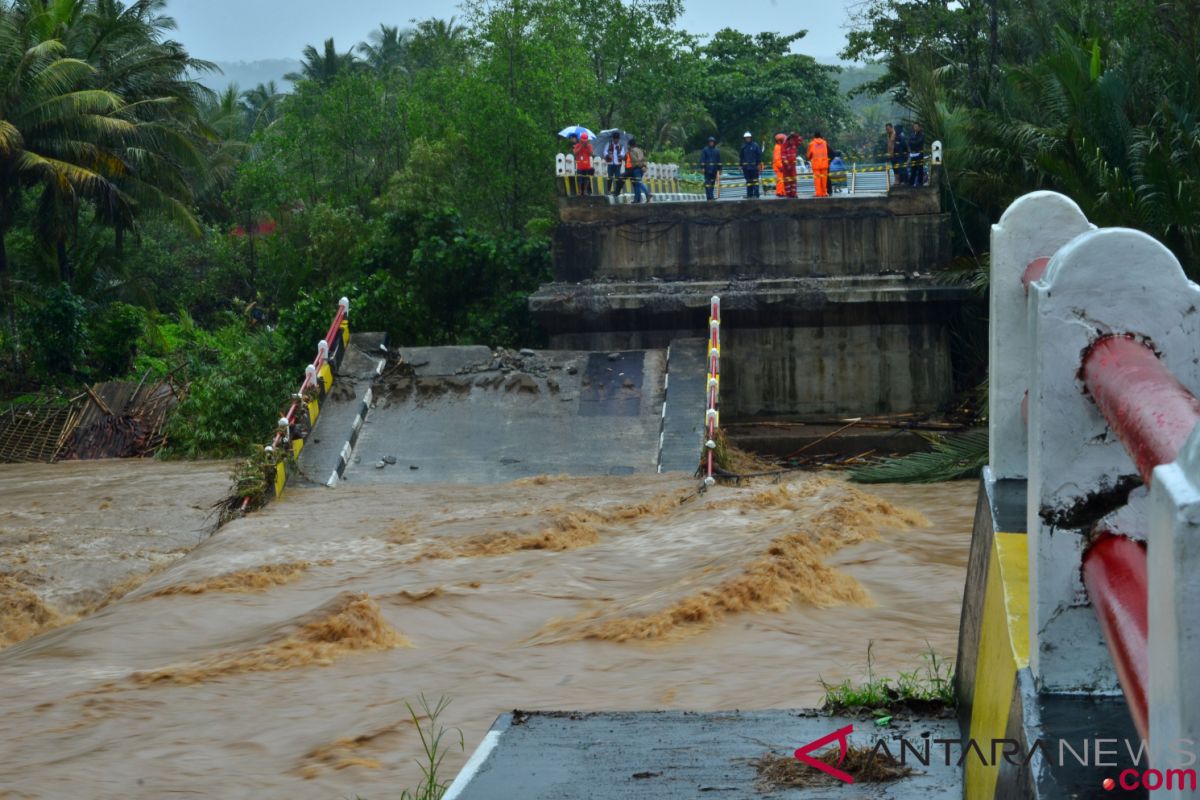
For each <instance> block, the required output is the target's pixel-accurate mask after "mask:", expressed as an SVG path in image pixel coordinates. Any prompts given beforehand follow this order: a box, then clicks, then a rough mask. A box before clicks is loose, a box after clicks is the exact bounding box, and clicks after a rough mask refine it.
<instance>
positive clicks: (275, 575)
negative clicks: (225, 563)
mask: <svg viewBox="0 0 1200 800" xmlns="http://www.w3.org/2000/svg"><path fill="white" fill-rule="evenodd" d="M310 566H312V565H311V564H309V563H308V562H307V561H294V562H291V563H287V564H267V565H265V566H262V567H254V568H253V569H243V570H238V571H237V572H227V573H225V574H223V575H215V576H213V577H211V578H206V579H204V580H202V581H195V582H194V583H179V584H176V585H174V586H164V587H163V588H161V589H158V590H157V591H155V592H152V593H151V594H149V595H146V596H147V597H169V596H171V595H179V594H204V593H205V592H264V591H266V590H267V589H270V588H271V587H272V586H282V585H283V584H285V583H291V582H292V581H294V580H296V579H297V578H299V577H300V576H301V575H303V574H304V573H305V572H306V571H308V568H309V567H310Z"/></svg>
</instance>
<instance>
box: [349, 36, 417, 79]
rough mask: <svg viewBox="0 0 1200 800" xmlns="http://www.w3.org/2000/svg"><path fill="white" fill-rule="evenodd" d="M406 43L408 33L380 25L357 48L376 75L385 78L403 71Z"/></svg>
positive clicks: (406, 56) (406, 52) (406, 49)
mask: <svg viewBox="0 0 1200 800" xmlns="http://www.w3.org/2000/svg"><path fill="white" fill-rule="evenodd" d="M408 41H409V33H408V31H401V30H400V28H399V27H398V26H394V25H380V26H379V28H378V29H377V30H374V31H371V35H370V37H369V38H368V41H365V42H363V43H362V44H360V45H359V46H358V51H359V52H360V53H362V56H363V60H364V61H365V62H366V63H367V66H369V67H370V68H371V69H372V70H373V71H374V72H375V74H376V75H378V76H379V77H381V78H386V77H390V76H392V75H395V74H397V73H399V72H402V71H404V70H405V68H406V66H407V65H406V63H405V62H406V60H407V58H408Z"/></svg>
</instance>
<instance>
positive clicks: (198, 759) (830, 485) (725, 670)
mask: <svg viewBox="0 0 1200 800" xmlns="http://www.w3.org/2000/svg"><path fill="white" fill-rule="evenodd" d="M227 471H228V467H227V465H223V464H182V465H181V464H157V463H152V462H120V463H108V464H91V465H55V466H39V467H33V468H30V467H0V509H3V510H2V511H0V613H2V614H3V615H4V616H0V634H3V635H4V636H5V637H7V638H6V639H3V640H0V645H3V644H4V643H6V642H15V641H17V640H20V639H23V638H25V637H27V636H29V635H31V634H34V633H36V632H37V631H39V630H41V631H42V632H41V633H40V635H35V636H33V637H32V638H25V641H22V642H20V643H15V644H12V645H11V646H9V647H8V648H7V649H4V650H0V686H2V687H3V692H2V693H0V718H2V719H3V720H4V728H5V730H4V734H5V735H4V746H3V747H0V798H10V797H11V798H25V797H29V798H85V797H86V798H162V797H216V798H243V797H245V798H251V797H252V798H256V800H267V799H268V798H281V799H282V798H344V797H355V796H361V797H363V798H371V799H372V800H373V799H374V798H384V797H397V796H399V794H400V791H401V790H402V789H403V788H404V787H406V786H410V785H412V784H414V783H415V782H416V780H417V779H418V778H419V776H420V770H419V767H418V766H417V763H416V759H417V756H418V754H419V747H420V743H419V739H418V737H417V733H416V730H415V729H414V727H413V725H412V724H411V723H410V722H408V712H407V709H406V705H405V704H406V702H410V703H415V702H416V701H417V699H418V698H419V697H420V696H421V695H422V694H424V695H425V696H426V697H428V698H430V699H431V700H436V699H437V698H439V697H446V698H448V699H449V700H450V705H449V707H448V709H447V710H446V711H445V712H444V714H443V716H442V718H441V720H440V722H441V723H442V724H443V725H446V726H447V727H451V728H458V729H461V731H462V734H463V738H464V740H465V746H466V752H465V753H463V752H459V751H458V749H457V746H456V747H455V748H454V750H453V751H452V752H451V753H450V755H448V757H447V759H446V762H445V765H444V777H445V778H447V779H448V778H450V777H452V776H453V774H454V773H455V772H456V771H457V769H458V767H459V766H460V765H461V764H462V763H463V761H464V760H465V759H466V756H467V755H468V754H469V753H470V752H471V750H472V749H473V748H474V747H475V745H476V744H477V743H478V742H479V740H480V739H481V738H482V737H483V735H484V733H485V732H486V731H487V728H488V726H489V725H490V724H491V723H492V721H493V720H494V719H495V717H496V716H497V715H498V714H501V713H503V712H505V711H509V710H512V709H513V708H525V709H547V710H551V709H558V710H563V709H572V710H622V709H656V708H677V709H694V710H720V709H734V708H737V709H757V708H788V707H799V706H806V705H815V704H818V703H819V702H820V699H821V696H822V690H821V686H820V683H819V680H820V679H821V678H824V679H825V680H828V681H840V680H842V679H843V678H846V677H861V676H862V675H863V673H864V672H865V667H866V654H867V646H868V643H869V642H874V647H873V655H874V669H875V671H876V673H877V674H878V673H881V674H893V675H894V674H896V673H897V672H898V671H900V670H908V669H912V668H914V667H916V666H919V665H920V663H921V657H922V654H923V653H925V652H926V651H927V649H928V648H932V649H933V650H934V651H935V652H937V653H938V654H940V655H944V656H953V653H954V650H955V645H956V639H957V629H958V618H959V606H960V601H961V597H962V590H963V579H964V574H965V565H966V560H967V547H968V543H969V539H970V528H971V520H972V516H973V507H974V494H975V485H974V483H973V482H962V483H952V484H940V485H935V486H882V487H866V488H862V487H853V486H850V485H848V484H846V483H844V482H843V481H842V480H841V479H839V478H837V477H830V476H826V475H798V476H795V477H791V478H789V479H788V480H786V481H784V482H781V483H771V482H767V483H763V484H760V485H756V486H748V487H747V486H743V487H726V486H718V487H715V488H714V489H712V490H710V491H709V492H707V493H705V494H703V495H698V494H697V493H696V485H697V482H696V481H694V480H692V479H690V478H685V477H682V476H658V477H647V476H639V477H627V478H626V477H606V478H586V479H584V478H546V479H532V480H525V481H518V482H516V483H511V484H505V485H500V486H484V487H464V486H418V487H396V486H391V487H383V486H379V487H362V488H359V487H350V486H343V487H341V488H339V489H337V490H332V491H331V490H325V489H303V490H296V491H293V492H291V493H290V494H289V495H288V496H287V497H285V498H284V500H283V501H281V502H278V503H275V504H273V505H272V506H270V507H269V508H267V509H266V510H265V511H263V512H261V513H258V514H254V515H252V516H250V517H247V518H245V519H241V520H236V521H234V522H232V523H230V524H229V525H227V526H225V527H224V528H222V529H221V530H220V531H219V532H218V533H217V534H216V535H214V536H211V537H210V538H204V533H205V531H206V530H207V527H206V526H208V525H210V524H211V518H210V517H208V516H207V514H208V512H209V509H210V507H211V505H212V503H214V502H216V500H217V499H218V498H219V497H220V495H221V494H222V493H223V490H224V489H225V488H226V486H227V485H228V481H227V479H226V478H225V475H226V473H227ZM193 547H194V549H192V548H193ZM139 576H140V577H139ZM142 578H144V582H141V583H140V585H139V581H140V580H141V579H142ZM114 590H115V591H114ZM124 592H128V593H125V594H124V595H123V596H121V595H122V593H124ZM455 745H457V740H455Z"/></svg>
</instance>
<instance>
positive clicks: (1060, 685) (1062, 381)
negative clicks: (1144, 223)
mask: <svg viewBox="0 0 1200 800" xmlns="http://www.w3.org/2000/svg"><path fill="white" fill-rule="evenodd" d="M990 350H991V359H992V360H991V374H990V379H989V389H990V400H989V402H990V414H989V427H990V431H989V433H990V437H991V459H990V460H991V469H992V471H993V474H994V475H995V477H996V478H997V479H1003V478H1010V479H1011V478H1018V479H1019V478H1025V479H1027V481H1028V484H1027V490H1028V491H1027V500H1026V530H1027V531H1028V546H1029V551H1028V557H1029V569H1030V583H1029V591H1030V603H1029V611H1030V614H1029V630H1030V644H1031V646H1030V668H1031V671H1032V673H1033V676H1034V679H1035V683H1036V685H1037V687H1038V689H1039V691H1046V692H1055V693H1081V692H1100V693H1107V692H1116V691H1122V692H1123V693H1124V696H1125V698H1126V701H1127V704H1128V707H1129V709H1130V713H1131V715H1132V717H1133V719H1134V722H1135V724H1136V725H1137V728H1138V730H1139V732H1140V733H1141V735H1142V736H1143V738H1146V739H1148V741H1149V753H1150V761H1151V763H1152V764H1156V765H1164V766H1165V765H1168V764H1169V765H1171V766H1174V763H1172V762H1171V761H1170V759H1169V754H1170V753H1171V752H1172V751H1171V749H1170V748H1172V746H1175V745H1177V744H1178V742H1179V741H1180V740H1183V739H1191V740H1193V741H1200V686H1197V685H1196V683H1195V682H1194V681H1192V680H1191V678H1192V675H1191V672H1192V671H1193V670H1194V669H1195V668H1196V667H1197V666H1198V665H1200V429H1198V427H1197V422H1200V400H1197V397H1196V393H1197V391H1198V390H1200V286H1197V285H1196V284H1194V283H1192V282H1191V281H1190V280H1188V279H1187V277H1186V276H1185V275H1184V272H1183V270H1182V268H1181V266H1180V264H1179V262H1178V261H1177V260H1176V258H1175V256H1174V255H1173V254H1172V253H1171V252H1170V251H1169V250H1168V249H1167V248H1166V247H1165V246H1164V245H1162V244H1161V243H1159V242H1157V241H1156V240H1154V239H1153V238H1152V237H1150V236H1147V235H1146V234H1144V233H1141V232H1139V231H1134V230H1130V229H1125V228H1105V229H1096V228H1095V226H1093V225H1091V224H1090V223H1088V221H1087V219H1086V217H1085V216H1084V214H1083V213H1082V211H1080V209H1079V208H1078V206H1076V205H1075V203H1073V202H1072V201H1071V200H1069V199H1068V198H1066V197H1063V196H1062V195H1058V194H1055V193H1053V192H1035V193H1033V194H1029V195H1026V196H1024V197H1022V198H1020V199H1018V200H1017V201H1015V202H1014V203H1013V204H1012V205H1011V206H1010V207H1009V209H1008V210H1007V211H1006V212H1005V214H1004V215H1003V217H1002V218H1001V220H1000V222H999V223H997V224H996V225H995V226H993V228H992V280H991V332H990ZM1139 484H1140V485H1144V486H1145V487H1148V495H1147V492H1146V489H1139V488H1137V487H1138V486H1139ZM1089 606H1090V609H1089Z"/></svg>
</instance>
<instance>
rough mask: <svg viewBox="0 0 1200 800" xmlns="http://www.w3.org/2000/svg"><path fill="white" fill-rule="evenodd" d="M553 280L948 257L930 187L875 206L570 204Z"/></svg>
mask: <svg viewBox="0 0 1200 800" xmlns="http://www.w3.org/2000/svg"><path fill="white" fill-rule="evenodd" d="M561 219H562V223H561V224H560V225H559V226H558V228H557V229H556V230H555V233H554V264H555V280H557V281H572V282H575V281H588V280H594V279H598V278H613V279H618V280H649V279H651V278H661V279H664V280H671V279H687V280H714V279H718V280H719V279H729V278H733V277H736V276H745V277H761V276H775V277H788V276H797V277H798V276H826V275H868V274H878V273H880V272H887V271H895V272H905V273H910V272H914V271H921V272H927V271H929V270H930V269H931V268H933V267H935V266H938V265H941V264H943V263H945V262H946V261H948V260H949V259H950V237H949V225H948V224H947V215H945V214H942V213H941V210H940V208H939V207H938V196H937V192H936V191H934V190H931V189H925V190H920V191H914V192H911V193H904V194H897V195H894V196H890V197H878V198H865V197H854V198H829V199H826V200H822V201H819V202H818V201H811V202H810V201H805V202H782V201H763V202H744V203H719V204H714V203H710V204H697V203H683V204H663V205H661V206H655V205H653V204H650V205H644V206H643V205H633V206H614V205H607V204H600V203H590V202H582V203H581V202H578V201H575V200H573V201H569V202H568V201H564V203H563V204H562V206H561Z"/></svg>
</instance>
